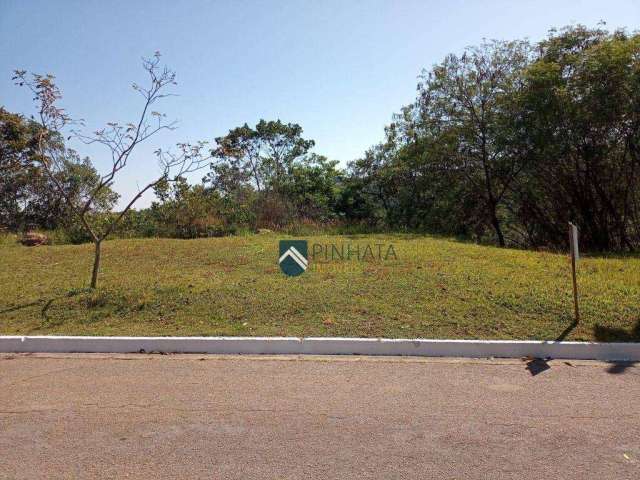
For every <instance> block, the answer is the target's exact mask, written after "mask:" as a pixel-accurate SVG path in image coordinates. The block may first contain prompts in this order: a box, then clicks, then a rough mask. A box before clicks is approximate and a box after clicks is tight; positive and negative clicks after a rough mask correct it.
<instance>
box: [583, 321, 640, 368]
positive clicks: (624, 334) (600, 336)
mask: <svg viewBox="0 0 640 480" xmlns="http://www.w3.org/2000/svg"><path fill="white" fill-rule="evenodd" d="M593 334H594V336H595V337H596V340H597V341H598V342H640V318H639V319H638V321H637V322H636V324H635V325H634V327H633V328H632V329H631V330H625V329H624V328H616V327H606V326H603V325H597V324H596V326H595V327H594V328H593ZM609 363H611V366H610V367H609V368H608V369H607V372H609V373H613V374H620V373H624V372H625V371H626V370H627V369H628V368H629V367H632V366H634V365H635V364H636V363H637V362H622V361H620V362H615V361H614V362H609Z"/></svg>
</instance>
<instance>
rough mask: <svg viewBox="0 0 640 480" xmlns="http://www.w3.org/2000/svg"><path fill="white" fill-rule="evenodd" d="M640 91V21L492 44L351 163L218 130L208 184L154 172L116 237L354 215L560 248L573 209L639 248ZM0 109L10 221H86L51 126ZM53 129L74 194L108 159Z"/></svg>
mask: <svg viewBox="0 0 640 480" xmlns="http://www.w3.org/2000/svg"><path fill="white" fill-rule="evenodd" d="M639 87H640V35H638V34H636V33H634V34H629V33H626V32H624V31H616V32H608V31H606V30H604V29H600V28H597V29H588V28H585V27H582V26H575V27H569V28H565V29H562V30H560V31H552V32H551V33H550V34H549V36H548V37H547V38H546V39H545V40H543V41H541V42H539V43H537V44H531V43H529V42H527V41H511V42H503V41H491V42H483V43H482V44H481V45H479V46H476V47H470V48H468V49H466V50H465V51H464V52H463V53H462V54H461V55H455V54H451V55H448V56H447V57H446V58H445V59H444V60H443V61H442V62H441V63H439V64H437V65H434V66H433V67H432V68H431V69H429V70H425V71H423V72H422V74H421V75H420V77H419V83H418V86H417V96H416V99H415V101H414V102H413V103H412V104H410V105H408V106H406V107H404V108H402V109H401V110H400V112H399V113H398V114H396V115H394V117H393V122H392V123H391V124H390V125H388V126H387V127H386V129H385V131H386V135H385V139H384V141H383V142H381V143H380V144H378V145H376V146H374V147H372V148H370V149H369V150H368V151H367V152H365V154H364V155H363V157H362V158H360V159H357V160H355V161H353V162H351V163H350V164H349V165H348V168H347V169H346V170H344V171H343V170H341V169H340V168H339V167H338V165H337V162H335V161H330V160H328V159H327V158H325V157H323V156H321V155H318V154H316V153H313V152H312V151H311V150H312V148H313V147H314V142H313V140H310V139H305V138H304V137H303V131H302V128H301V127H300V125H297V124H293V123H283V122H281V121H280V120H277V121H265V120H261V121H260V122H259V123H258V124H257V125H255V127H250V126H248V125H247V124H245V125H243V126H241V127H238V128H234V129H232V130H230V131H229V132H228V134H227V135H225V136H222V137H219V138H216V139H215V145H214V146H213V147H212V148H211V158H212V162H211V166H210V169H209V172H208V173H207V174H206V176H205V177H204V178H203V181H202V182H201V184H198V185H189V184H188V183H187V182H186V180H184V179H183V178H180V179H178V180H177V181H174V182H171V183H169V182H159V183H157V184H156V185H155V186H154V191H155V194H156V198H157V200H156V201H155V202H154V203H153V204H152V206H151V207H150V208H147V209H144V210H140V211H129V212H128V213H127V215H126V216H125V218H123V222H122V225H119V226H118V229H117V230H116V231H115V232H114V233H116V234H120V235H127V236H170V237H180V238H191V237H199V236H217V235H225V234H230V233H234V232H238V231H240V230H256V229H259V228H269V229H295V228H299V227H300V226H305V225H307V226H309V225H310V226H315V227H318V228H326V227H327V226H336V225H338V226H340V225H341V226H344V227H346V228H352V229H353V228H357V229H369V230H388V231H389V230H390V231H420V232H430V233H442V234H447V235H459V236H463V237H466V238H472V239H474V240H477V241H484V242H494V243H496V244H498V245H517V246H523V247H547V248H561V247H564V246H565V245H566V231H567V222H569V221H572V222H574V223H576V224H578V226H579V227H580V230H581V243H582V245H583V246H584V247H585V248H587V249H593V250H610V251H614V250H618V251H622V250H635V249H638V248H639V247H640V178H639V175H640V88H639ZM0 115H1V117H0V142H1V144H0V163H1V167H2V168H1V172H2V173H1V176H0V222H1V223H2V225H4V226H6V227H9V228H11V229H19V228H23V227H25V226H26V225H27V224H35V225H36V226H37V227H40V228H57V227H62V228H65V229H66V231H68V232H73V231H74V229H73V222H69V221H62V220H61V219H63V218H68V215H66V216H65V211H64V210H65V206H64V203H63V202H61V200H60V198H59V196H56V195H53V189H51V188H50V187H48V186H47V185H46V182H47V181H46V179H45V177H43V176H42V175H41V172H39V171H38V167H37V164H36V162H34V158H33V156H34V151H33V148H32V146H31V145H30V142H31V141H32V140H31V139H32V138H33V132H34V129H37V128H38V126H37V125H36V124H34V123H33V122H30V121H28V120H25V119H24V118H22V117H20V116H17V115H14V114H11V113H8V112H6V111H4V110H2V111H0ZM51 141H52V142H59V143H58V148H60V149H63V150H64V151H65V154H66V155H67V158H68V172H67V173H65V174H64V175H62V176H63V177H65V178H61V179H60V181H61V182H64V184H65V186H66V187H65V188H68V189H69V191H70V197H71V198H73V192H74V191H80V190H81V189H82V188H84V187H87V186H88V187H90V186H91V185H92V182H93V183H95V182H96V181H97V177H96V176H95V170H93V168H92V167H91V164H90V163H89V161H88V160H82V161H81V160H80V159H79V158H78V156H77V155H76V154H75V153H74V152H72V151H70V150H66V149H65V147H64V145H63V143H62V142H61V140H60V136H59V135H52V136H51ZM88 187H87V188H88ZM74 189H75V190H74ZM114 201H115V197H114V194H113V192H111V191H109V192H107V193H106V194H105V198H104V199H103V201H102V202H101V203H100V204H99V205H98V207H99V208H98V207H97V208H96V211H94V212H92V213H91V215H92V216H93V218H94V219H99V218H100V217H108V216H110V215H115V214H113V213H108V212H106V211H107V210H109V208H110V206H111V205H113V202H114ZM70 237H71V238H72V239H74V240H75V241H82V240H83V238H82V234H79V235H78V236H74V235H70ZM76 237H77V238H76Z"/></svg>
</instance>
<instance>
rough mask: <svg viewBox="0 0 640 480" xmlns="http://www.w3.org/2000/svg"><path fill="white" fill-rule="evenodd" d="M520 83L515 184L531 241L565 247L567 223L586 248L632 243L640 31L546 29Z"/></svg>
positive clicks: (638, 204)
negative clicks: (520, 147) (523, 142)
mask: <svg viewBox="0 0 640 480" xmlns="http://www.w3.org/2000/svg"><path fill="white" fill-rule="evenodd" d="M525 81H526V91H525V92H524V95H523V97H522V103H521V109H522V110H523V111H524V112H525V113H526V132H527V137H528V143H529V146H530V148H529V149H528V151H527V153H526V154H527V156H528V157H529V161H528V165H527V169H526V171H525V172H524V173H525V175H523V176H522V177H520V178H519V179H518V182H517V185H516V187H517V188H515V189H514V190H515V192H516V194H517V208H516V209H515V212H516V215H517V216H518V219H519V221H520V222H521V223H522V224H523V225H525V227H526V230H527V231H528V232H529V235H530V237H531V243H533V244H537V245H540V244H542V245H553V246H559V245H563V244H564V242H565V241H566V240H565V239H566V224H567V222H568V221H572V222H575V223H577V224H578V225H580V227H581V243H582V244H583V245H584V246H585V247H586V248H591V249H596V250H612V249H613V250H621V249H625V250H634V249H635V248H638V246H639V245H640V88H639V87H640V35H638V34H634V35H628V34H626V33H625V32H624V31H616V32H613V33H609V32H607V31H606V30H604V29H602V28H596V29H588V28H585V27H583V26H579V25H578V26H575V27H569V28H565V29H562V30H561V31H552V32H551V34H550V35H549V37H548V38H547V39H546V40H544V41H543V42H541V43H540V45H539V56H538V58H537V59H536V61H535V62H534V63H533V64H532V65H531V66H530V67H529V68H528V69H527V70H526V75H525Z"/></svg>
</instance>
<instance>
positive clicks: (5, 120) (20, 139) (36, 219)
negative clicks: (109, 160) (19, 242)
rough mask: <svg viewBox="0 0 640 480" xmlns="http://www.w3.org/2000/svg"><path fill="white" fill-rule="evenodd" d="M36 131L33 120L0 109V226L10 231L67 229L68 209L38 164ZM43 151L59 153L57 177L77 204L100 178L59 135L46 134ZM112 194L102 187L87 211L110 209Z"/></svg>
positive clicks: (35, 124)
mask: <svg viewBox="0 0 640 480" xmlns="http://www.w3.org/2000/svg"><path fill="white" fill-rule="evenodd" d="M40 129H41V126H40V125H39V124H38V123H37V122H35V121H33V120H28V119H25V118H24V117H22V116H21V115H17V114H13V113H9V112H7V111H6V110H4V109H0V224H2V225H5V226H7V227H9V228H10V229H12V230H18V229H20V228H25V229H26V228H30V227H37V228H42V229H55V228H58V227H60V226H65V227H69V217H70V215H69V212H68V207H67V205H66V203H65V201H64V199H63V198H62V197H61V196H60V195H59V194H57V190H56V187H55V185H54V184H53V183H52V181H51V180H50V179H49V178H48V177H47V175H46V174H45V172H44V170H43V169H42V167H41V166H40V163H39V162H38V157H37V155H36V146H37V138H38V133H39V130H40ZM47 150H49V151H51V150H55V151H57V152H58V155H59V156H60V158H61V159H62V160H61V162H60V167H61V168H60V170H59V171H58V172H57V173H56V177H57V180H58V181H59V183H60V184H61V185H62V186H63V188H64V189H65V193H66V196H67V197H68V198H69V199H70V200H71V202H72V203H73V204H74V205H76V206H79V202H80V200H81V197H82V192H85V191H87V190H90V189H91V188H94V187H95V186H96V185H97V184H98V182H99V179H100V176H99V175H98V173H97V172H96V170H95V168H94V167H93V165H92V164H91V162H90V161H89V159H88V158H85V159H80V157H79V156H78V154H77V153H76V152H75V151H73V150H71V149H69V148H67V147H66V146H65V145H64V141H63V139H62V136H61V135H51V137H50V139H49V145H48V146H47ZM117 198H118V195H117V194H116V193H115V192H113V191H112V190H111V189H109V188H106V189H103V190H102V191H101V192H100V194H99V195H98V196H96V201H95V202H94V205H93V208H92V209H91V211H90V213H91V214H95V213H99V212H106V211H109V210H110V209H111V207H113V205H114V204H115V202H116V201H117Z"/></svg>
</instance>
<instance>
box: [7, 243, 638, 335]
mask: <svg viewBox="0 0 640 480" xmlns="http://www.w3.org/2000/svg"><path fill="white" fill-rule="evenodd" d="M279 238H281V237H280V236H275V235H256V236H247V237H227V238H215V239H201V240H167V239H140V240H113V241H109V242H106V243H105V244H104V246H103V268H102V273H101V276H100V280H99V288H98V290H96V291H94V292H92V291H88V290H86V289H85V287H86V285H87V283H88V279H89V274H90V266H91V262H92V246H91V245H80V246H74V245H60V246H50V247H34V248H27V247H23V246H20V245H17V244H15V243H13V242H9V241H4V242H0V333H2V334H31V335H37V334H78V335H295V336H365V337H378V336H385V337H403V338H407V337H409V338H412V337H425V338H492V339H512V338H517V339H556V338H559V337H562V336H564V338H565V339H567V340H594V339H597V340H622V341H630V340H640V327H639V325H640V258H637V257H626V258H625V257H622V258H585V259H583V260H582V261H581V262H580V267H579V268H580V271H579V283H580V288H581V305H582V313H583V321H582V322H581V324H580V325H578V326H575V328H571V325H572V308H573V307H572V294H571V283H570V279H571V277H570V270H569V262H568V259H567V257H566V256H564V255H557V254H550V253H539V252H528V251H519V250H508V249H498V248H492V247H486V246H478V245H473V244H465V243H459V242H456V241H453V240H447V239H439V238H433V237H423V236H420V237H416V236H400V235H398V236H389V235H372V236H361V237H312V238H309V239H308V240H309V243H310V244H311V243H314V242H317V243H321V244H327V243H331V242H333V243H337V244H339V243H345V242H347V243H349V242H350V243H351V244H352V246H355V245H359V246H360V248H364V245H366V244H367V243H370V244H376V243H383V244H386V245H388V244H389V243H393V245H394V248H395V252H396V255H397V260H388V261H386V262H385V261H371V260H370V259H369V260H368V261H363V262H360V261H356V260H351V261H346V260H345V261H339V260H338V261H334V262H328V263H322V262H319V261H316V262H312V263H311V267H310V269H309V271H307V272H306V273H305V274H303V275H302V276H299V277H294V278H290V277H286V276H285V275H283V274H282V273H280V271H279V268H278V266H277V257H278V240H279Z"/></svg>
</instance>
